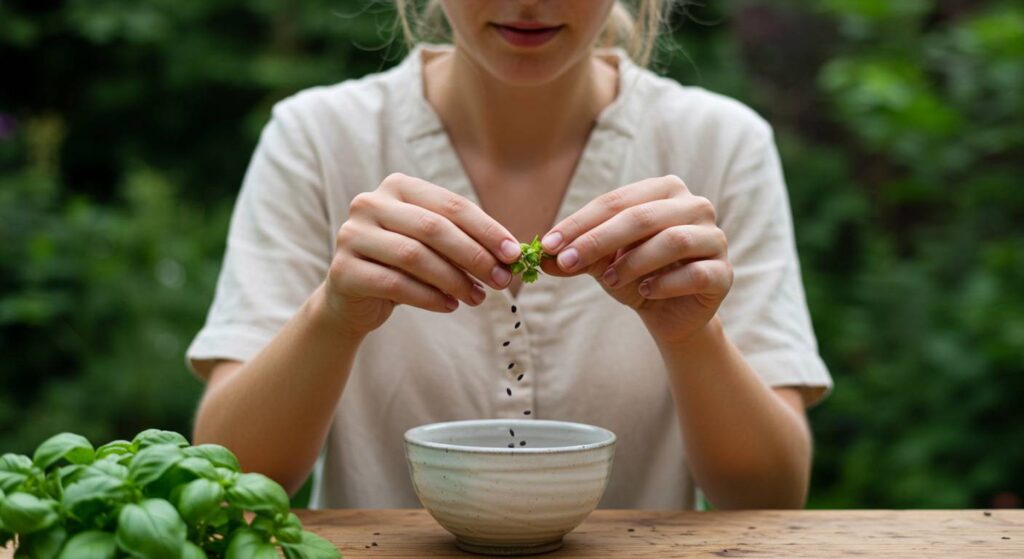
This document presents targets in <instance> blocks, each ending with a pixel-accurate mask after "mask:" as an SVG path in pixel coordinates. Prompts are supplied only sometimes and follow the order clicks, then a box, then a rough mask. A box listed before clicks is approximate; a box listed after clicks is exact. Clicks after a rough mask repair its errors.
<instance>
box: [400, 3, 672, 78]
mask: <svg viewBox="0 0 1024 559" xmlns="http://www.w3.org/2000/svg"><path fill="white" fill-rule="evenodd" d="M673 2H674V0H634V1H633V2H630V3H631V4H635V5H636V6H635V8H634V10H635V11H631V10H630V8H629V7H628V6H627V4H626V2H625V1H624V0H615V5H614V6H613V7H612V11H611V14H609V16H608V21H607V22H606V23H605V26H604V30H603V31H602V32H601V35H600V37H599V38H598V41H597V46H599V47H613V46H618V47H622V48H624V49H626V52H627V53H629V56H630V58H632V59H633V60H634V61H635V62H636V63H637V64H640V65H641V66H646V65H648V64H649V63H650V61H651V57H652V54H653V53H654V45H655V42H656V41H657V39H658V32H659V31H660V30H661V24H662V21H663V20H664V19H665V18H666V16H667V14H668V13H669V12H670V11H671V7H672V3H673ZM416 3H417V0H395V9H396V10H397V11H398V23H399V25H400V26H401V29H402V35H403V36H404V37H405V42H406V45H407V46H410V47H411V46H412V45H414V44H415V43H416V42H417V41H447V40H450V38H451V37H450V36H451V30H450V29H449V28H448V21H447V20H446V19H445V17H444V11H443V10H442V9H441V1H440V0H426V4H425V5H424V6H423V8H422V9H421V10H419V11H417V10H416Z"/></svg>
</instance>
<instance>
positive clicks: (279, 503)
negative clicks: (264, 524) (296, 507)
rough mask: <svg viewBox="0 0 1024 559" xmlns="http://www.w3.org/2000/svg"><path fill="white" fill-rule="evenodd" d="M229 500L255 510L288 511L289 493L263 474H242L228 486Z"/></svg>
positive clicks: (245, 508) (240, 506)
mask: <svg viewBox="0 0 1024 559" xmlns="http://www.w3.org/2000/svg"><path fill="white" fill-rule="evenodd" d="M228 502H230V503H231V504H232V505H234V506H236V507H239V508H241V509H243V510H248V511H253V512H282V513H283V512H288V494H287V493H285V491H284V488H282V487H281V486H280V485H278V484H277V482H276V481H274V480H272V479H270V478H268V477H267V476H265V475H263V474H242V475H240V476H238V479H236V480H235V483H234V484H233V485H232V486H231V487H230V488H228Z"/></svg>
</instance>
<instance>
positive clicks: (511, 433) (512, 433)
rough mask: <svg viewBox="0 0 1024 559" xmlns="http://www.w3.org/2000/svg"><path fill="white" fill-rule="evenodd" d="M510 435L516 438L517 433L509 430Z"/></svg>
mask: <svg viewBox="0 0 1024 559" xmlns="http://www.w3.org/2000/svg"><path fill="white" fill-rule="evenodd" d="M508 434H509V435H512V436H513V437H514V436H516V432H515V431H513V430H512V429H509V430H508Z"/></svg>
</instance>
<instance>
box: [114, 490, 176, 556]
mask: <svg viewBox="0 0 1024 559" xmlns="http://www.w3.org/2000/svg"><path fill="white" fill-rule="evenodd" d="M187 533H188V529H187V528H186V527H185V523H184V522H183V521H182V520H181V517H180V516H178V511H177V510H175V509H174V507H173V506H171V504H170V503H168V502H167V501H165V500H163V499H147V500H145V501H142V503H140V504H138V505H135V504H131V505H126V506H125V507H124V508H123V509H121V514H120V516H119V517H118V519H117V533H116V534H115V538H116V541H117V546H118V547H119V548H121V549H122V550H123V551H125V552H127V553H129V554H132V555H134V556H138V557H140V558H142V559H167V558H174V557H180V556H181V554H182V550H183V548H184V546H185V537H186V535H187Z"/></svg>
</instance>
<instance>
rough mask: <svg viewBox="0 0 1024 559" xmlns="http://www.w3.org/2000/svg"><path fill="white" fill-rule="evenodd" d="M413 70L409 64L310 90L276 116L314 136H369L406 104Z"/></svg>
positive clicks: (282, 104) (280, 106)
mask: <svg viewBox="0 0 1024 559" xmlns="http://www.w3.org/2000/svg"><path fill="white" fill-rule="evenodd" d="M409 79H411V76H409V69H408V68H407V64H406V63H404V62H403V63H401V64H398V65H396V66H394V67H392V68H389V69H387V70H382V71H379V72H374V73H371V74H367V75H365V76H362V77H359V78H351V79H346V80H343V81H341V82H338V83H335V84H332V85H321V86H315V87H310V88H307V89H304V90H301V91H299V92H296V93H294V94H292V95H290V96H288V97H286V98H284V99H282V100H280V101H278V102H277V103H275V104H274V107H273V110H272V115H273V118H274V119H275V120H277V121H279V122H280V123H281V124H282V125H284V126H286V127H293V128H299V129H302V130H305V131H307V132H311V133H314V134H315V133H317V132H318V131H319V132H330V133H331V135H334V136H337V135H338V133H339V132H340V133H342V134H346V133H356V134H357V135H365V134H367V133H369V132H372V131H374V130H375V126H377V125H379V124H380V123H381V122H383V121H384V120H386V116H387V114H388V113H389V112H391V111H393V110H395V109H396V108H397V107H399V106H400V105H401V101H403V100H404V92H403V89H404V88H407V87H408V83H404V85H403V82H408V80H409Z"/></svg>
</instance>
